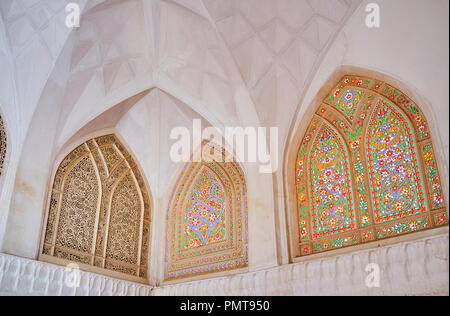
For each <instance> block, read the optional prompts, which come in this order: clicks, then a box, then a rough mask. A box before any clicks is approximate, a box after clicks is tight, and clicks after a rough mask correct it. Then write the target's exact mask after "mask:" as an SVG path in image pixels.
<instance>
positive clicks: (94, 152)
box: [41, 135, 150, 282]
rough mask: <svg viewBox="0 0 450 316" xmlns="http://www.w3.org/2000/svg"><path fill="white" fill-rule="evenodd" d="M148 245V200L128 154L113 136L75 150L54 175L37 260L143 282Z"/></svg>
mask: <svg viewBox="0 0 450 316" xmlns="http://www.w3.org/2000/svg"><path fill="white" fill-rule="evenodd" d="M149 247H150V196H149V194H148V192H147V190H146V188H145V185H144V180H143V178H142V175H141V173H140V171H139V169H138V168H137V165H136V163H135V162H134V160H133V158H132V157H131V155H130V154H129V153H128V152H127V150H126V149H125V147H124V146H123V145H122V144H121V143H120V141H119V140H118V139H117V137H115V136H114V135H107V136H102V137H97V138H95V139H91V140H89V141H87V142H85V143H84V144H82V145H80V146H78V147H77V148H76V149H75V150H73V151H72V152H71V153H70V154H69V155H68V156H67V157H65V158H64V160H63V161H62V162H61V164H60V165H59V168H58V170H57V172H56V175H55V179H54V182H53V188H52V192H51V197H50V205H49V212H48V219H47V225H46V231H45V238H44V245H43V249H42V255H41V259H42V260H44V261H48V262H51V263H56V264H65V263H67V262H77V263H80V264H84V265H87V266H90V267H89V269H90V270H92V268H91V267H94V268H93V269H94V270H98V271H99V272H100V273H105V274H109V275H112V276H114V277H122V276H123V278H125V279H129V280H131V281H137V282H146V281H147V277H148V276H147V273H148V260H149V258H148V255H149ZM111 273H113V274H111Z"/></svg>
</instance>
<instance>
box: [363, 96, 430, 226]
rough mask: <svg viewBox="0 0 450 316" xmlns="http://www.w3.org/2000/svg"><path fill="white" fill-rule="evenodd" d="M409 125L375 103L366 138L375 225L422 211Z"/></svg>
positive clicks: (421, 194)
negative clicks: (375, 106)
mask: <svg viewBox="0 0 450 316" xmlns="http://www.w3.org/2000/svg"><path fill="white" fill-rule="evenodd" d="M410 130H411V129H410V126H409V124H408V123H407V121H405V120H404V119H403V118H402V116H401V115H400V113H399V112H398V111H396V110H395V108H393V107H392V106H391V105H390V104H389V103H387V102H383V101H379V103H378V106H377V108H376V109H375V111H374V114H373V116H372V119H371V121H370V123H369V129H368V133H367V137H366V152H367V162H368V171H369V175H370V181H371V191H372V201H373V207H374V217H375V222H377V223H380V222H385V221H387V220H391V219H394V218H399V217H403V216H406V215H411V214H416V213H419V212H424V211H425V206H424V195H423V189H422V180H421V176H420V172H419V167H418V163H417V155H416V151H415V148H414V143H413V138H412V135H411V132H410Z"/></svg>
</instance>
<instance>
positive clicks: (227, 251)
mask: <svg viewBox="0 0 450 316" xmlns="http://www.w3.org/2000/svg"><path fill="white" fill-rule="evenodd" d="M201 152H202V153H203V160H202V162H188V163H186V165H185V166H184V168H183V170H182V171H181V174H180V176H179V177H178V179H177V182H176V184H175V187H174V189H173V191H172V194H171V196H170V200H169V206H168V209H167V217H166V220H167V227H166V243H165V259H164V280H165V281H170V280H174V279H179V278H186V277H194V276H198V275H202V274H208V273H215V272H221V271H226V270H232V269H238V268H245V267H247V266H248V240H247V239H248V237H247V187H246V181H245V176H244V173H243V171H242V169H241V167H240V165H239V164H238V163H237V162H236V161H235V160H234V159H229V158H226V159H225V158H224V159H223V160H222V161H224V162H218V161H216V159H217V156H215V153H217V152H221V153H222V157H230V156H229V155H230V154H229V153H228V152H227V151H226V150H225V149H223V148H222V147H221V146H219V145H217V144H214V143H212V142H210V141H204V142H203V143H202V150H201ZM214 152H215V153H214ZM191 161H193V160H192V159H191ZM225 161H226V162H225Z"/></svg>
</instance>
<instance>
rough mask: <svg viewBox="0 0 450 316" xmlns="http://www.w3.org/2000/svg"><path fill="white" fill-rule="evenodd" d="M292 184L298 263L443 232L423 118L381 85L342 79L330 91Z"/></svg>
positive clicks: (306, 139) (437, 182)
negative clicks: (371, 244) (334, 251)
mask: <svg viewBox="0 0 450 316" xmlns="http://www.w3.org/2000/svg"><path fill="white" fill-rule="evenodd" d="M296 181H297V201H298V213H297V220H298V223H297V225H298V231H299V233H298V236H297V237H298V247H299V249H298V251H299V255H300V256H305V255H310V254H314V253H319V252H323V251H328V250H331V249H337V248H342V247H347V246H352V245H356V244H361V243H366V242H370V241H375V240H380V239H385V238H388V237H394V236H398V235H402V234H407V233H412V232H415V231H419V230H425V229H430V228H435V227H440V226H443V225H448V216H447V210H446V206H445V204H444V199H443V196H442V187H441V182H440V177H439V172H438V168H437V163H436V159H435V155H434V151H433V145H432V140H431V135H430V130H429V127H428V123H427V121H426V119H425V116H424V115H423V113H422V112H421V110H420V109H419V107H418V106H417V105H416V104H415V103H414V102H413V101H412V100H411V99H409V98H408V97H407V96H406V95H404V94H403V93H402V92H401V91H399V90H397V89H396V88H393V87H392V86H390V85H389V84H387V83H385V82H382V81H377V80H372V79H368V78H361V77H354V76H345V77H344V78H343V79H342V80H341V81H340V82H339V84H338V85H337V86H336V88H335V89H333V90H332V92H331V94H330V95H329V96H328V97H327V98H326V99H325V100H324V101H323V103H322V105H321V106H320V107H319V108H318V110H317V112H316V113H315V115H314V118H313V119H312V122H311V124H310V126H309V128H308V129H307V131H306V134H305V136H304V139H303V141H302V144H301V146H300V149H299V151H298V157H297V167H296Z"/></svg>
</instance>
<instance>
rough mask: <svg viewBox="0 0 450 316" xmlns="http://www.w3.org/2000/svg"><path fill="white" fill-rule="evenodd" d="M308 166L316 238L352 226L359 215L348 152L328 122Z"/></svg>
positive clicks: (320, 134) (316, 143)
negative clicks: (356, 208) (356, 209)
mask: <svg viewBox="0 0 450 316" xmlns="http://www.w3.org/2000/svg"><path fill="white" fill-rule="evenodd" d="M308 169H309V179H310V189H311V200H312V203H311V224H312V235H313V238H318V237H323V236H329V235H332V234H335V233H337V232H343V231H347V230H349V229H352V228H353V227H354V218H355V216H354V211H353V201H352V194H351V191H352V190H351V184H350V173H349V166H348V155H347V153H346V150H345V149H344V147H343V144H342V141H341V139H340V138H339V137H338V135H337V134H336V133H335V132H333V130H332V129H331V128H330V127H328V126H327V125H324V126H323V127H322V128H321V130H320V131H319V134H318V135H317V137H316V141H315V142H314V144H313V147H312V149H311V155H310V160H309V168H308Z"/></svg>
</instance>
